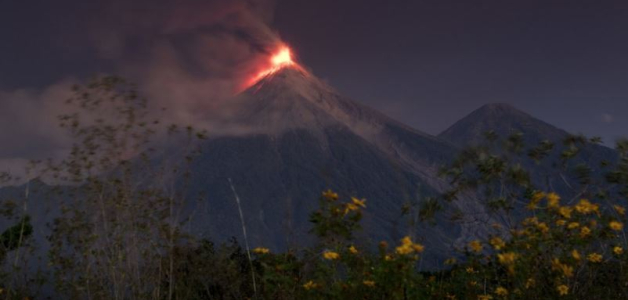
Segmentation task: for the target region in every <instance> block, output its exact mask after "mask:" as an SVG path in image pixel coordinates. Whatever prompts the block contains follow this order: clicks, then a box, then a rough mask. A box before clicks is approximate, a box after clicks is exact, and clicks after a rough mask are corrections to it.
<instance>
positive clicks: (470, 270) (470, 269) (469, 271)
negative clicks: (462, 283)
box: [466, 267, 475, 274]
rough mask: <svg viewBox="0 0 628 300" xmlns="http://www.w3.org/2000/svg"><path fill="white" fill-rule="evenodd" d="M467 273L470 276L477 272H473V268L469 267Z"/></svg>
mask: <svg viewBox="0 0 628 300" xmlns="http://www.w3.org/2000/svg"><path fill="white" fill-rule="evenodd" d="M466 271H467V273H469V274H473V272H475V270H473V268H471V267H468V268H467V269H466Z"/></svg>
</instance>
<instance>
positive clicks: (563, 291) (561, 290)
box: [556, 284, 569, 296]
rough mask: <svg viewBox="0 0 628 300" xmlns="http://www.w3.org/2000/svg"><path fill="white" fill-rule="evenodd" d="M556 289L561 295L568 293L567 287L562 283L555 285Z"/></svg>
mask: <svg viewBox="0 0 628 300" xmlns="http://www.w3.org/2000/svg"><path fill="white" fill-rule="evenodd" d="M556 290H558V294H559V295H561V296H565V295H567V294H569V287H568V286H566V285H564V284H561V285H559V286H557V287H556Z"/></svg>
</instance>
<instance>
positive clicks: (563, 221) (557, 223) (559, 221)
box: [556, 220, 567, 226]
mask: <svg viewBox="0 0 628 300" xmlns="http://www.w3.org/2000/svg"><path fill="white" fill-rule="evenodd" d="M565 224H567V221H565V220H558V221H556V226H565Z"/></svg>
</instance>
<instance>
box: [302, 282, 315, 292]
mask: <svg viewBox="0 0 628 300" xmlns="http://www.w3.org/2000/svg"><path fill="white" fill-rule="evenodd" d="M317 287H318V284H316V283H314V281H312V280H310V281H308V282H307V283H306V284H304V285H303V288H305V289H306V290H308V291H309V290H311V289H315V288H317Z"/></svg>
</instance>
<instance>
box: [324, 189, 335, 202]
mask: <svg viewBox="0 0 628 300" xmlns="http://www.w3.org/2000/svg"><path fill="white" fill-rule="evenodd" d="M323 198H325V199H327V200H332V201H333V200H338V194H336V193H334V192H333V191H332V190H327V191H324V192H323Z"/></svg>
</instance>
